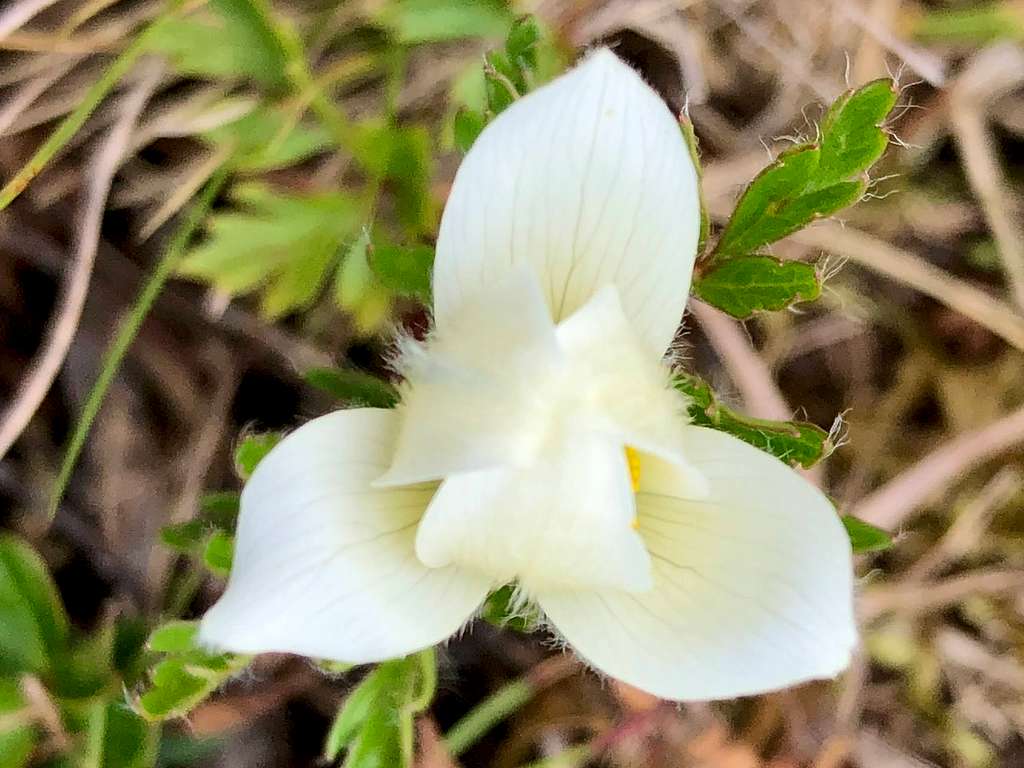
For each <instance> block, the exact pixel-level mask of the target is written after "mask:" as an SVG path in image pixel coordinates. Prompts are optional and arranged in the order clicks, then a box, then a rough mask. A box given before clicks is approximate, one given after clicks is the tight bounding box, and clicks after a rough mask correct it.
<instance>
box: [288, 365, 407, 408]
mask: <svg viewBox="0 0 1024 768" xmlns="http://www.w3.org/2000/svg"><path fill="white" fill-rule="evenodd" d="M302 377H303V378H304V379H305V380H306V382H307V383H308V384H311V385H312V386H314V387H316V388H317V389H320V390H322V391H324V392H326V393H327V394H329V395H331V396H332V397H334V398H336V399H338V400H339V401H342V402H344V403H348V404H350V405H361V406H365V407H367V408H394V407H395V406H396V405H397V404H398V390H397V389H395V387H394V386H393V385H392V384H390V383H389V382H387V381H384V380H383V379H380V378H378V377H376V376H373V375H371V374H369V373H364V372H363V371H356V370H353V369H351V368H311V369H310V370H308V371H306V372H305V373H304V374H303V376H302Z"/></svg>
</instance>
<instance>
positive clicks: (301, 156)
mask: <svg viewBox="0 0 1024 768" xmlns="http://www.w3.org/2000/svg"><path fill="white" fill-rule="evenodd" d="M202 138H203V139H205V140H206V141H208V142H210V143H211V144H214V145H217V146H230V147H233V148H234V150H235V159H234V160H233V163H234V166H235V168H236V169H237V170H239V171H243V172H249V173H253V172H256V171H266V170H273V169H275V168H284V167H287V166H289V165H294V164H295V163H298V162H301V161H303V160H305V159H307V158H309V157H312V156H313V155H315V154H318V153H319V152H322V151H324V150H325V149H328V148H329V147H330V146H331V144H332V140H331V136H330V134H329V133H328V132H327V131H326V130H324V129H323V128H321V127H319V126H316V125H305V124H301V123H300V124H297V125H292V124H290V119H289V116H288V115H287V114H286V113H285V112H284V111H283V110H281V109H274V108H273V107H269V106H261V107H259V108H257V109H255V110H253V111H252V112H250V113H249V114H247V115H245V116H243V117H241V118H239V119H238V120H235V121H233V122H231V123H227V124H226V125H221V126H218V127H216V128H213V129H211V130H209V131H207V132H206V133H204V134H203V135H202Z"/></svg>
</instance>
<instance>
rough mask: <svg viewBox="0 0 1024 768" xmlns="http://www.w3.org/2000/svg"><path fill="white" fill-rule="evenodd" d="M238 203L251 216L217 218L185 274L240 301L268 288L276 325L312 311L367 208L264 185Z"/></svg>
mask: <svg viewBox="0 0 1024 768" xmlns="http://www.w3.org/2000/svg"><path fill="white" fill-rule="evenodd" d="M233 195H234V197H235V199H236V200H237V201H238V202H239V203H241V204H242V206H243V210H232V211H226V212H221V213H216V214H214V215H213V216H212V217H210V219H209V221H208V223H207V227H208V235H207V237H206V239H205V240H204V241H203V242H202V243H200V245H198V246H197V247H195V248H194V249H192V250H191V251H189V252H188V253H187V254H186V256H185V258H184V259H183V260H182V262H181V263H180V264H179V266H178V273H179V274H180V275H182V276H185V277H190V278H193V279H196V280H199V281H202V282H206V283H210V284H211V285H213V286H215V287H216V288H217V289H218V290H220V291H223V292H224V293H227V294H229V295H232V296H235V295H242V294H246V293H250V292H252V291H255V290H257V289H260V288H265V293H264V299H263V303H262V310H263V313H264V315H265V316H267V317H268V318H276V317H280V316H281V315H284V314H287V313H289V312H292V311H296V310H300V309H304V308H306V307H308V306H309V305H310V304H312V303H313V301H315V299H316V298H317V296H318V295H319V293H320V292H321V290H322V289H323V287H324V286H325V284H326V283H327V281H328V279H329V277H330V273H331V270H332V269H333V268H334V267H335V266H336V265H337V252H338V249H339V248H340V246H341V244H342V243H343V242H344V241H345V240H346V239H347V238H349V237H351V236H352V235H353V234H354V233H355V232H356V231H358V228H359V221H360V217H361V216H362V214H361V211H360V206H359V204H358V203H357V202H356V201H355V200H354V198H352V197H350V196H348V195H345V194H342V193H340V192H331V193H319V194H307V195H285V194H281V193H278V192H277V191H275V190H272V189H271V188H270V187H268V186H266V185H264V184H260V183H252V184H244V185H238V186H236V187H235V188H234V189H233Z"/></svg>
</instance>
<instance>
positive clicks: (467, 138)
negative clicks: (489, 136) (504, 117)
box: [453, 107, 487, 154]
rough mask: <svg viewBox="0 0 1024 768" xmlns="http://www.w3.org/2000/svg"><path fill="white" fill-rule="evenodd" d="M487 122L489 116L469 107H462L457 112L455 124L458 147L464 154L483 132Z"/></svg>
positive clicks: (456, 144) (454, 129)
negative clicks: (486, 116)
mask: <svg viewBox="0 0 1024 768" xmlns="http://www.w3.org/2000/svg"><path fill="white" fill-rule="evenodd" d="M486 124H487V118H485V117H484V116H483V115H482V114H481V113H480V112H477V111H476V110H474V109H469V108H468V107H460V108H459V110H458V111H457V112H456V113H455V122H454V125H453V131H454V139H455V146H456V148H457V149H458V150H459V151H460V152H462V153H463V154H466V153H467V152H469V148H470V147H472V146H473V142H475V141H476V139H477V137H478V136H479V135H480V134H481V133H482V132H483V130H484V126H485V125H486Z"/></svg>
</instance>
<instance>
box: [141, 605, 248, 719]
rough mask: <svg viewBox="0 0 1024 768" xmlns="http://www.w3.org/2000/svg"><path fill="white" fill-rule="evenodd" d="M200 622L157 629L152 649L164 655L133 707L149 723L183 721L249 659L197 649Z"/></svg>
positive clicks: (153, 635) (151, 641)
mask: <svg viewBox="0 0 1024 768" xmlns="http://www.w3.org/2000/svg"><path fill="white" fill-rule="evenodd" d="M198 629H199V627H198V623H197V622H186V621H171V622H168V623H167V624H164V625H162V626H160V627H157V628H156V629H155V630H154V631H153V633H152V634H151V635H150V638H149V643H148V647H149V649H150V650H151V651H153V652H159V653H161V654H163V656H162V657H161V658H160V660H159V661H158V662H157V663H156V664H155V665H154V666H153V667H152V669H151V670H150V671H149V674H148V678H149V682H148V685H146V686H145V687H144V688H143V689H142V691H141V692H140V693H138V694H137V695H136V696H134V697H133V700H132V706H133V708H134V709H135V711H136V712H137V713H138V714H139V715H140V716H141V717H143V718H144V719H146V720H149V721H157V720H165V719H167V718H172V717H183V716H184V715H186V714H188V712H189V711H190V710H191V709H192V708H194V707H195V706H196V705H197V704H199V703H200V702H201V701H203V700H204V699H205V698H206V697H207V696H209V695H210V694H211V693H212V692H213V691H215V690H216V689H217V688H218V687H219V686H220V685H222V684H223V683H224V682H225V681H226V680H228V679H229V678H230V677H231V676H233V675H235V674H237V673H238V672H239V671H241V670H242V669H244V668H245V666H246V665H248V663H249V657H247V656H238V655H234V654H211V653H208V652H207V651H205V650H203V649H202V648H200V647H198V646H197V645H196V637H197V634H198Z"/></svg>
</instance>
